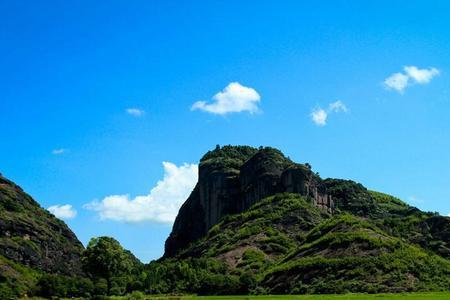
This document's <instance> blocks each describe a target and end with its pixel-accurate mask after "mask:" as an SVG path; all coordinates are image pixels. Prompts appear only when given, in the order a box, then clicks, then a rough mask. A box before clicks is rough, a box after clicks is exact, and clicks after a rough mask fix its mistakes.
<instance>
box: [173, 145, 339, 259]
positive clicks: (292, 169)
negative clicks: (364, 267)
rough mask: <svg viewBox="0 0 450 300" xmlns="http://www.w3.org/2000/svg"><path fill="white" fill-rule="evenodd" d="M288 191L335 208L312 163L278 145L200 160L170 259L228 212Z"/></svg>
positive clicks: (221, 151) (235, 149)
mask: <svg viewBox="0 0 450 300" xmlns="http://www.w3.org/2000/svg"><path fill="white" fill-rule="evenodd" d="M282 192H292V193H299V194H303V195H307V196H308V197H311V199H313V201H314V203H315V204H316V205H317V206H318V207H321V208H322V209H324V210H325V211H328V212H332V211H333V210H334V203H333V200H332V198H331V197H329V195H327V194H326V193H325V186H324V184H323V182H322V180H320V178H319V176H317V175H316V174H315V173H313V172H312V171H311V168H310V166H309V165H307V164H305V165H302V164H296V163H294V162H292V161H291V160H290V159H289V158H287V157H285V156H284V155H283V154H282V153H281V151H279V150H277V149H274V148H269V147H266V148H261V149H259V150H258V149H256V148H252V147H248V146H225V147H222V148H221V147H219V146H218V147H217V148H216V149H215V150H214V151H210V152H208V153H206V154H205V155H204V156H203V158H202V159H201V160H200V166H199V180H198V183H197V185H196V186H195V188H194V190H193V192H192V194H191V195H190V196H189V198H188V199H187V200H186V202H185V203H184V204H183V206H182V207H181V209H180V212H179V214H178V216H177V218H176V220H175V223H174V226H173V230H172V232H171V234H170V236H169V238H168V239H167V241H166V245H165V254H164V257H172V256H174V255H175V254H176V253H177V252H179V251H180V249H182V248H183V247H185V246H187V245H189V244H190V243H192V242H194V241H196V240H198V239H200V238H201V237H203V236H205V234H206V233H207V232H208V230H209V229H210V228H211V227H212V226H214V225H215V224H217V223H218V222H219V221H220V220H221V219H222V218H223V217H224V216H227V215H231V214H236V213H240V212H243V211H245V210H247V209H248V208H250V207H251V206H252V205H253V204H255V203H257V202H258V201H260V200H261V199H263V198H265V197H267V196H271V195H274V194H276V193H282Z"/></svg>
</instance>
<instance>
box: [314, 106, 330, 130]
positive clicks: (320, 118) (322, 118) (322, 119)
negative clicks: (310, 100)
mask: <svg viewBox="0 0 450 300" xmlns="http://www.w3.org/2000/svg"><path fill="white" fill-rule="evenodd" d="M327 118H328V113H327V112H326V111H325V110H324V109H322V108H316V109H315V110H313V111H312V113H311V119H312V120H313V122H314V123H315V124H316V125H318V126H325V125H327Z"/></svg>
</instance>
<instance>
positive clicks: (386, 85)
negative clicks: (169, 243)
mask: <svg viewBox="0 0 450 300" xmlns="http://www.w3.org/2000/svg"><path fill="white" fill-rule="evenodd" d="M242 2H243V1H191V2H190V3H188V2H187V1H74V2H72V3H70V2H68V1H40V2H39V3H38V2H30V1H0V25H1V26H0V127H1V128H2V130H1V142H0V172H2V173H3V174H4V175H5V176H7V177H8V178H10V179H12V180H14V181H15V182H17V183H18V184H19V185H21V186H22V187H23V188H24V189H25V190H26V191H27V192H29V193H30V194H31V195H32V196H33V197H34V198H35V199H36V200H38V201H39V202H40V203H41V205H42V206H43V207H45V208H49V207H52V206H53V208H52V210H53V211H54V212H55V213H56V214H58V215H59V216H60V217H61V218H64V219H65V221H66V222H67V223H68V224H69V226H70V227H71V228H72V229H73V230H74V231H75V233H76V234H77V235H78V237H79V238H80V239H81V241H82V242H83V243H87V241H88V240H89V239H90V238H91V237H93V236H99V235H111V236H113V237H115V238H117V239H118V240H119V241H120V242H121V243H122V244H123V245H124V246H125V247H126V248H128V249H130V250H132V251H133V252H134V253H135V254H136V255H137V256H138V257H139V258H141V259H142V260H143V261H149V260H150V259H154V258H158V257H159V256H160V255H161V254H162V252H163V243H164V240H165V238H166V237H167V235H168V234H169V232H170V229H171V219H173V214H174V213H173V212H174V210H175V211H176V208H177V207H178V206H179V205H180V203H181V202H180V201H182V200H180V199H182V198H183V197H184V195H185V194H188V193H189V189H190V188H191V185H192V184H193V182H195V165H196V164H197V163H198V160H199V158H200V157H201V156H202V154H203V153H205V152H206V151H207V150H209V149H212V148H214V147H215V145H216V144H220V145H225V144H248V145H252V146H259V145H270V146H274V147H277V148H279V149H281V150H282V151H283V152H284V153H285V154H286V155H289V156H290V157H291V158H292V159H294V160H295V161H298V162H309V163H311V164H312V166H313V168H314V169H315V170H316V171H318V172H320V174H321V176H322V177H337V178H348V179H353V180H356V181H359V182H361V183H363V184H364V185H365V186H367V187H368V188H371V189H375V190H378V191H383V192H387V193H390V194H393V195H395V196H398V197H400V198H401V199H403V200H405V201H408V202H409V203H411V204H413V205H415V206H418V207H419V208H421V209H424V210H429V211H438V212H440V213H441V214H445V215H447V214H449V213H450V201H449V199H450V155H449V152H448V149H450V135H449V132H450V122H449V119H448V116H449V113H450V94H449V92H450V91H449V83H450V77H449V75H448V74H449V70H450V56H449V55H448V53H450V18H449V17H448V12H449V11H450V4H448V2H447V3H446V1H433V2H432V3H430V1H376V2H375V1H373V2H370V3H368V1H334V2H333V3H331V1H322V2H320V1H309V2H307V1H245V3H242ZM199 101H200V102H199ZM195 103H197V104H195ZM163 162H164V164H163ZM127 195H128V196H127ZM136 197H137V198H136ZM183 199H184V198H183ZM64 205H70V207H69V206H64ZM55 206H56V207H55ZM74 211H76V215H75V213H74Z"/></svg>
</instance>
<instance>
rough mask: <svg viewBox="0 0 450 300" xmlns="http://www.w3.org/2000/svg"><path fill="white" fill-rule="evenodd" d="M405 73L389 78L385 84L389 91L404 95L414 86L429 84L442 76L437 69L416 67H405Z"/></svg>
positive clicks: (395, 74)
mask: <svg viewBox="0 0 450 300" xmlns="http://www.w3.org/2000/svg"><path fill="white" fill-rule="evenodd" d="M403 71H404V73H401V72H398V73H394V74H392V75H390V76H389V77H387V78H386V79H385V80H384V82H383V84H384V86H385V88H386V89H388V90H395V91H397V92H399V93H401V94H402V93H403V92H404V91H405V89H406V88H407V87H408V86H410V85H412V84H427V83H429V82H430V81H431V80H432V79H433V78H434V77H436V76H438V75H439V74H440V71H439V70H438V69H436V68H428V69H419V68H418V67H416V66H405V67H403Z"/></svg>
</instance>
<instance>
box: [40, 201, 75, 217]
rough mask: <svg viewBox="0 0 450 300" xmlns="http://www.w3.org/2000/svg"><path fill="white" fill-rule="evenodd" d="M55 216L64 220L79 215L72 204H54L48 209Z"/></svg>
mask: <svg viewBox="0 0 450 300" xmlns="http://www.w3.org/2000/svg"><path fill="white" fill-rule="evenodd" d="M47 210H48V211H49V212H51V213H52V214H53V215H54V216H55V217H57V218H59V219H63V220H69V219H73V218H75V217H76V216H77V211H76V210H75V209H74V208H73V207H72V205H70V204H65V205H53V206H50V207H49V208H48V209H47Z"/></svg>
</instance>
